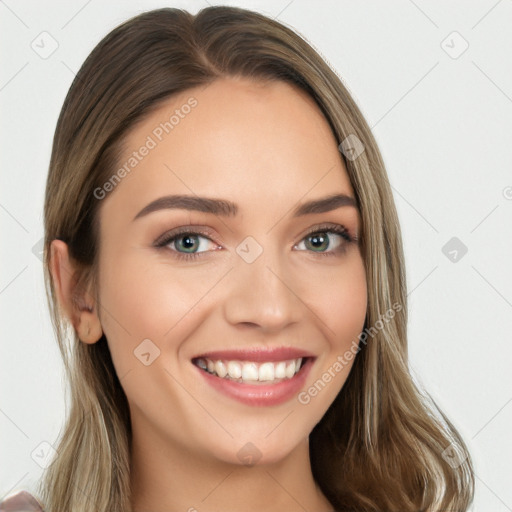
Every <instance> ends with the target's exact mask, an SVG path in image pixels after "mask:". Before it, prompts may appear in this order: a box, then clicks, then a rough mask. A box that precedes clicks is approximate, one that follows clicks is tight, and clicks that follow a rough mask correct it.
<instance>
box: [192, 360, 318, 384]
mask: <svg viewBox="0 0 512 512" xmlns="http://www.w3.org/2000/svg"><path fill="white" fill-rule="evenodd" d="M307 359H308V358H307V357H298V358H296V359H287V360H283V361H266V362H255V361H242V360H222V359H210V358H208V357H200V358H194V359H193V360H192V362H193V363H194V364H195V365H196V366H197V367H198V368H200V369H201V370H203V371H205V372H207V373H209V374H210V375H214V376H216V377H219V378H221V379H226V380H230V381H233V382H238V383H239V384H242V383H244V384H252V385H262V384H277V383H279V382H282V381H284V380H288V379H292V378H293V377H294V376H295V375H296V374H297V373H298V372H299V371H300V369H301V368H302V366H303V365H304V364H305V363H306V361H307Z"/></svg>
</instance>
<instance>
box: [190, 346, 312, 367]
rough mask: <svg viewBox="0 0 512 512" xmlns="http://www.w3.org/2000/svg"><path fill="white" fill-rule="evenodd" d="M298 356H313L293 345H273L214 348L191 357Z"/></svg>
mask: <svg viewBox="0 0 512 512" xmlns="http://www.w3.org/2000/svg"><path fill="white" fill-rule="evenodd" d="M299 357H302V358H306V357H315V356H314V355H313V354H311V353H310V352H308V351H307V350H303V349H300V348H294V347H275V348H249V349H243V350H241V349H234V350H215V351H213V352H204V353H202V354H199V355H197V356H195V357H193V358H192V359H201V358H205V359H212V360H215V361H218V360H228V361H254V362H256V363H260V362H265V361H269V362H272V361H286V360H288V359H298V358H299Z"/></svg>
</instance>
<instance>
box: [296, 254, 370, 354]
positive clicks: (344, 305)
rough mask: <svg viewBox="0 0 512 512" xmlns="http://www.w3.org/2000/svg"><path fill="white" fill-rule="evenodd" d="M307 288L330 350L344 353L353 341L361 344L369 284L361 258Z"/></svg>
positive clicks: (356, 256)
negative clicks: (360, 338) (359, 340)
mask: <svg viewBox="0 0 512 512" xmlns="http://www.w3.org/2000/svg"><path fill="white" fill-rule="evenodd" d="M304 284H305V285H306V284H307V283H304ZM307 285H308V287H309V290H310V292H309V301H310V305H311V309H314V311H315V313H316V315H317V317H318V318H319V319H320V320H321V322H320V326H321V328H322V331H323V333H324V336H325V339H327V340H328V341H329V344H330V345H331V350H332V351H334V350H336V351H338V352H339V351H340V350H345V348H344V347H346V346H348V345H350V344H351V342H352V340H354V339H355V340H356V341H357V340H358V336H359V334H360V333H361V331H362V329H363V327H364V321H365V317H366V311H367V281H366V271H365V267H364V262H363V259H362V257H361V256H360V255H359V253H356V252H354V253H352V254H351V255H350V257H349V258H347V260H346V261H345V262H344V263H343V264H340V265H339V266H338V267H332V268H331V269H330V270H326V271H325V272H322V273H319V274H317V275H316V276H315V279H311V278H310V279H309V280H308V284H307ZM304 293H305V292H304ZM305 296H308V295H306V294H305ZM331 355H332V354H331Z"/></svg>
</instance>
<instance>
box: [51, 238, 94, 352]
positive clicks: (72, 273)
mask: <svg viewBox="0 0 512 512" xmlns="http://www.w3.org/2000/svg"><path fill="white" fill-rule="evenodd" d="M50 271H51V274H52V280H53V285H54V289H55V293H56V295H57V300H58V302H59V306H60V308H61V310H62V311H63V313H64V315H65V316H66V317H67V318H68V320H69V321H70V322H71V324H72V325H73V327H74V329H75V331H76V333H77V335H78V337H79V339H80V341H83V342H84V343H90V344H92V343H96V342H97V341H98V340H99V339H100V338H101V336H102V335H103V329H102V328H101V322H100V320H99V316H98V314H97V307H96V304H95V301H94V298H93V297H92V296H91V294H89V293H88V292H87V291H86V290H81V289H78V287H77V282H78V279H77V272H78V270H77V269H76V268H75V266H74V265H73V262H72V261H71V258H70V256H69V250H68V246H67V244H66V243H65V242H63V241H62V240H57V239H56V240H53V241H52V243H51V245H50Z"/></svg>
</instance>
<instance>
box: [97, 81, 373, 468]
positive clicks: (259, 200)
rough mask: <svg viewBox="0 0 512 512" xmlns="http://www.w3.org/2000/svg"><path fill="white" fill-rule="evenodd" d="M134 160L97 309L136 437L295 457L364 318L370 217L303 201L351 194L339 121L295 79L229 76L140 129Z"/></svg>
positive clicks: (108, 243)
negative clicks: (332, 124) (362, 243)
mask: <svg viewBox="0 0 512 512" xmlns="http://www.w3.org/2000/svg"><path fill="white" fill-rule="evenodd" d="M191 98H193V99H191ZM171 116H174V117H171ZM166 123H167V124H166ZM144 148H146V149H144ZM123 166H124V169H125V171H124V172H122V171H121V172H118V173H117V178H119V177H121V178H122V179H121V181H120V182H118V181H119V180H117V179H114V180H112V183H115V186H113V185H110V186H109V185H108V184H107V185H106V186H105V187H104V189H105V190H107V191H108V190H110V188H111V187H112V188H113V190H111V191H110V192H109V193H108V194H107V195H106V197H105V198H104V199H102V200H101V201H102V202H101V211H100V219H101V230H100V231H101V232H100V245H101V250H100V258H99V264H100V265H99V268H100V271H99V283H100V284H99V295H98V298H99V304H100V305H99V307H98V309H99V316H100V319H101V324H102V328H103V331H104V333H105V335H106V337H107V340H108V345H109V348H110V351H111V354H112V358H113V362H114V365H115V368H116V372H117V374H118V376H119V379H120V381H121V385H122V386H123V389H124V391H125V393H126V396H127V399H128V402H129V405H130V414H131V421H132V430H133V443H136V444H139V445H141V446H142V445H146V446H149V443H157V444H153V445H152V446H153V447H157V448H155V449H157V450H159V451H166V450H167V449H169V450H170V451H169V455H170V454H171V453H173V450H174V451H175V450H184V452H183V453H185V451H186V453H188V454H191V455H192V454H194V456H198V457H201V458H203V459H210V460H222V461H225V462H231V463H236V464H242V463H251V461H252V462H253V463H254V462H258V461H259V462H260V463H265V462H272V461H277V460H279V459H281V458H283V457H284V456H285V455H287V454H289V453H290V452H291V451H292V450H293V449H294V448H295V447H297V446H298V444H299V443H300V442H301V441H304V440H305V439H307V436H308V435H309V434H310V432H311V430H312V429H313V427H314V426H315V424H316V423H318V421H319V420H320V419H321V418H322V416H323V415H324V413H325V411H326V410H327V408H328V407H329V405H330V404H331V403H332V401H333V400H334V398H335V397H336V395H337V394H338V392H339V391H340V389H341V388H342V386H343V383H344V382H345V380H346V378H347V375H348V373H349V371H350V368H351V366H352V363H353V359H350V358H347V357H346V352H347V351H350V350H352V353H354V352H355V350H354V347H355V346H356V345H355V344H356V343H357V340H358V335H359V333H360V332H361V331H362V329H363V325H364V319H365V314H366V303H367V295H366V278H365V270H364V265H363V259H362V256H361V253H360V249H359V246H358V243H357V242H355V241H349V239H348V238H347V236H348V237H349V238H350V237H355V236H358V235H359V231H360V227H361V225H360V217H359V213H358V211H357V209H356V208H355V207H354V206H353V205H351V204H350V200H348V201H347V200H345V203H344V201H343V200H341V201H333V202H332V203H331V204H324V206H322V204H320V205H318V206H316V207H313V206H312V207H309V208H307V207H305V206H304V205H307V204H308V203H310V202H311V201H318V200H323V199H325V198H328V197H331V196H334V195H338V194H339V195H346V196H349V197H350V198H354V192H353V190H352V187H351V184H350V181H349V178H348V175H347V172H346V170H345V167H344V164H343V161H342V158H341V155H340V153H339V150H338V143H337V141H336V140H335V138H334V136H333V135H332V132H331V131H330V129H329V125H328V123H327V121H326V120H325V118H324V117H323V116H322V114H321V113H320V111H319V109H318V107H317V106H316V105H315V103H314V102H313V100H311V99H310V98H309V97H308V96H306V95H305V94H304V93H302V92H300V91H298V90H297V89H295V88H293V87H292V86H290V85H287V84H286V83H284V82H274V83H271V84H266V85H262V84H260V83H255V82H253V81H249V80H247V79H240V80H235V79H222V80H217V81H215V82H214V83H212V84H211V85H209V86H207V87H199V88H195V89H191V90H188V91H186V92H184V93H182V94H180V95H179V96H175V97H174V98H172V99H171V100H168V101H167V102H166V104H165V105H164V106H162V107H160V108H159V109H158V110H156V111H155V112H153V113H152V114H151V115H150V116H149V117H147V118H146V119H145V120H144V122H142V123H140V124H138V125H137V126H136V127H135V128H134V129H133V131H132V132H131V133H130V135H129V136H128V137H127V138H126V140H125V146H124V154H123V156H122V158H121V161H120V162H119V167H118V168H119V169H120V168H122V167H123ZM100 195H101V193H98V197H99V196H100ZM170 196H186V198H188V200H187V199H186V198H185V199H183V198H182V199H180V200H177V199H176V198H174V199H172V198H171V199H169V200H163V199H162V198H165V197H170ZM203 198H207V199H208V202H206V201H205V200H204V199H203ZM159 199H160V200H161V201H160V202H159V203H156V204H154V203H153V202H154V201H156V200H159ZM213 200H215V201H225V202H226V203H221V204H220V206H218V205H217V203H214V201H213ZM228 202H229V204H233V206H231V207H227V206H226V204H227V203H228ZM151 204H153V206H152V207H149V208H148V205H151ZM144 209H145V210H144ZM207 210H208V211H207ZM141 212H142V213H141ZM336 229H338V230H339V231H340V232H339V233H337V232H336V231H335V230H336ZM176 230H179V233H176ZM333 230H334V231H333ZM198 233H199V234H198ZM167 235H168V236H167ZM172 237H174V239H173V240H171V238H172ZM159 242H161V243H160V246H157V244H158V243H159ZM344 355H345V356H344ZM301 357H302V360H303V363H302V364H303V366H302V367H301V368H300V369H299V367H297V366H294V365H295V364H296V363H295V362H294V360H295V359H300V358H301ZM340 360H343V363H342V362H340ZM336 363H337V364H336ZM201 366H202V367H206V368H205V369H204V368H201ZM208 370H209V371H208ZM226 371H228V372H229V373H228V375H227V376H226V377H222V375H223V374H224V372H226ZM240 373H242V381H241V382H240V380H241V379H240V377H239V375H240ZM230 375H231V377H230ZM315 383H316V384H315ZM166 447H167V448H166ZM148 449H149V448H148Z"/></svg>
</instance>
